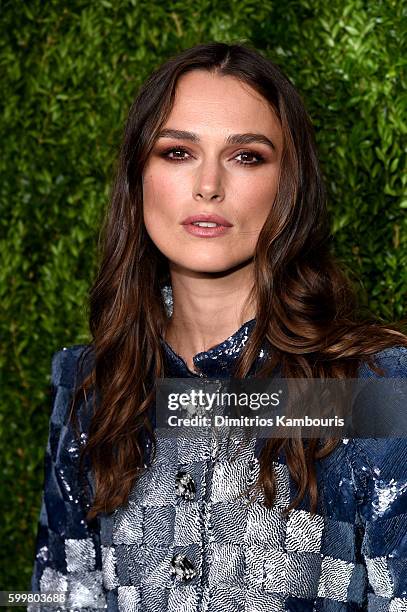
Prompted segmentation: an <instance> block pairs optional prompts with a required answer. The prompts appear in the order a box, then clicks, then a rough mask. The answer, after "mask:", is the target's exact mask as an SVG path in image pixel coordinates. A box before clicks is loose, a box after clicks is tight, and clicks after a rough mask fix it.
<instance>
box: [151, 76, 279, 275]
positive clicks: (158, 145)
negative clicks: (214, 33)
mask: <svg viewBox="0 0 407 612" xmlns="http://www.w3.org/2000/svg"><path fill="white" fill-rule="evenodd" d="M164 130H166V132H164ZM281 151H282V132H281V128H280V124H279V122H278V119H277V117H276V116H275V114H274V112H273V111H272V110H271V109H270V107H269V106H268V104H267V102H266V100H265V99H263V98H262V97H261V96H260V95H259V94H258V93H257V92H256V91H255V90H253V89H252V88H251V87H249V86H248V85H246V84H245V83H242V82H241V81H239V80H238V79H236V78H235V77H232V76H216V75H213V74H210V73H209V72H207V71H205V70H194V71H192V72H189V73H186V74H184V75H182V76H181V77H180V79H179V80H178V83H177V89H176V96H175V101H174V106H173V108H172V111H171V114H170V116H169V117H168V120H167V122H166V123H165V125H164V126H163V128H162V131H161V135H159V137H158V139H157V140H156V142H155V145H154V148H153V150H152V152H151V154H150V157H149V159H148V161H147V164H146V166H145V169H144V173H143V200H144V223H145V226H146V229H147V232H148V234H149V236H150V237H151V239H152V241H153V242H154V243H155V245H156V246H157V248H158V249H159V250H160V251H161V252H162V253H163V254H164V255H165V256H166V257H167V258H168V260H169V263H170V269H173V270H174V269H177V270H178V271H185V272H189V273H194V272H195V273H210V272H225V271H227V270H229V269H231V268H233V267H235V266H238V265H242V264H243V265H244V264H245V263H246V262H247V263H249V261H250V259H251V258H252V257H253V255H254V251H255V247H256V242H257V238H258V236H259V233H260V231H261V229H262V227H263V224H264V222H265V220H266V218H267V215H268V213H269V210H270V208H271V206H272V205H273V201H274V198H275V195H276V192H277V185H278V177H279V169H280V159H281ZM195 215H197V216H199V215H203V216H207V215H219V216H221V217H222V218H223V219H224V220H226V221H227V222H228V223H229V224H230V225H229V226H228V227H226V228H225V227H224V228H223V229H222V228H217V229H215V230H213V229H206V228H204V229H202V228H201V229H200V228H199V227H194V226H191V225H190V224H187V225H184V224H183V222H184V220H185V219H186V218H187V217H190V216H195ZM218 221H219V220H218Z"/></svg>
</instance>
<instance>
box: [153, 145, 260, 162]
mask: <svg viewBox="0 0 407 612" xmlns="http://www.w3.org/2000/svg"><path fill="white" fill-rule="evenodd" d="M174 151H177V152H181V153H188V151H187V150H186V149H184V148H183V147H172V148H171V149H167V150H166V151H163V152H162V153H161V157H164V158H165V159H168V160H169V161H171V162H175V163H183V162H184V161H186V160H185V158H181V159H180V158H178V159H177V158H174V157H168V155H169V153H173V152H174ZM188 155H189V153H188ZM237 155H252V156H253V157H257V159H258V161H257V162H254V163H248V162H242V161H236V162H235V163H236V164H239V165H240V166H258V165H260V164H261V163H263V161H264V157H263V155H261V154H260V153H256V152H255V151H240V152H239V153H237Z"/></svg>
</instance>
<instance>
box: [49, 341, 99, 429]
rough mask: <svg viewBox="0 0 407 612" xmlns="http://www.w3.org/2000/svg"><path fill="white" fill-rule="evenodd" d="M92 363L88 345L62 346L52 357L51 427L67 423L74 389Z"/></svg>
mask: <svg viewBox="0 0 407 612" xmlns="http://www.w3.org/2000/svg"><path fill="white" fill-rule="evenodd" d="M92 362H93V347H92V345H90V344H74V345H72V346H68V347H66V346H64V347H63V348H61V349H58V350H57V351H55V352H54V353H53V355H52V365H51V384H52V389H53V406H52V414H51V427H52V426H54V427H55V426H59V427H60V426H62V425H63V424H65V423H66V422H67V419H68V414H69V409H70V405H71V400H72V397H73V393H74V391H75V389H76V388H77V387H78V385H79V384H80V382H81V381H82V380H83V379H84V378H85V377H86V375H87V373H88V372H89V369H90V368H91V367H92Z"/></svg>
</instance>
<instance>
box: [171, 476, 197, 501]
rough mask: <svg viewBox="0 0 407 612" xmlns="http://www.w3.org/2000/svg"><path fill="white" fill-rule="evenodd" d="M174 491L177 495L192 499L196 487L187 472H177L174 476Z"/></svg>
mask: <svg viewBox="0 0 407 612" xmlns="http://www.w3.org/2000/svg"><path fill="white" fill-rule="evenodd" d="M175 493H176V494H177V495H178V497H184V498H185V499H194V497H195V493H196V489H195V482H194V479H193V478H192V476H191V474H188V472H178V473H177V476H176V478H175Z"/></svg>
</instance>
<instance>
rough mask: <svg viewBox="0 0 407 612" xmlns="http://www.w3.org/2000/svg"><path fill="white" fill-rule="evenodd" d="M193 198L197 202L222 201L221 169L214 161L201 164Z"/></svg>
mask: <svg viewBox="0 0 407 612" xmlns="http://www.w3.org/2000/svg"><path fill="white" fill-rule="evenodd" d="M193 197H194V200H197V201H198V202H200V201H202V200H207V201H208V202H210V201H212V200H216V201H218V202H222V200H223V199H224V197H225V192H224V188H223V185H222V177H221V169H220V168H219V166H218V164H217V163H216V162H215V161H209V160H208V161H207V162H203V163H202V165H201V166H200V168H199V169H198V171H197V176H196V181H195V185H194V193H193Z"/></svg>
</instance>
